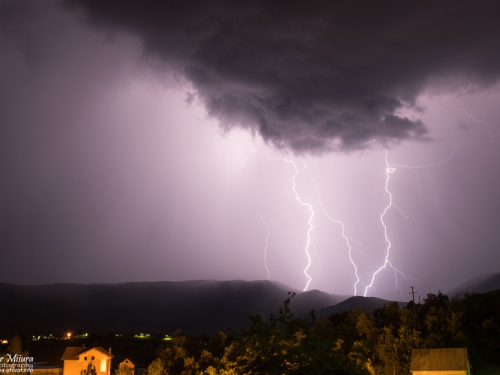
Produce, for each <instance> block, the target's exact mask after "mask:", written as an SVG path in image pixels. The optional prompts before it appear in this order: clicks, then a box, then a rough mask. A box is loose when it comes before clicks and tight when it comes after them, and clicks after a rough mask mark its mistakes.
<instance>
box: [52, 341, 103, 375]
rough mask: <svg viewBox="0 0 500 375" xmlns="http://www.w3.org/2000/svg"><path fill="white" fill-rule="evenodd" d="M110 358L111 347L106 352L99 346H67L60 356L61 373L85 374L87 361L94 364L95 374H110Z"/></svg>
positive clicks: (65, 374) (70, 374)
mask: <svg viewBox="0 0 500 375" xmlns="http://www.w3.org/2000/svg"><path fill="white" fill-rule="evenodd" d="M112 358H113V356H112V355H111V348H109V352H108V351H106V350H104V349H103V348H100V347H95V348H86V347H85V346H83V347H75V346H70V347H67V348H66V350H65V351H64V354H63V356H62V358H61V359H62V361H63V374H62V375H81V374H85V373H86V372H87V368H88V366H89V363H92V365H93V366H95V369H96V373H97V375H110V373H111V359H112Z"/></svg>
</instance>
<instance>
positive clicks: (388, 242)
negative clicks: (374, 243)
mask: <svg viewBox="0 0 500 375" xmlns="http://www.w3.org/2000/svg"><path fill="white" fill-rule="evenodd" d="M395 171H396V168H394V166H391V165H390V164H389V162H388V161H387V150H386V151H385V175H386V179H385V192H386V193H387V195H389V203H388V204H387V206H386V207H385V209H384V211H382V213H381V214H380V222H381V223H382V226H383V227H384V238H385V258H384V263H383V265H382V266H381V267H380V268H379V269H378V270H376V271H375V272H374V273H373V275H372V280H371V282H370V284H369V285H367V286H366V288H365V293H364V294H363V295H364V296H365V297H366V295H367V293H368V291H369V290H370V289H371V288H372V287H373V283H374V282H375V277H376V276H377V275H378V274H379V273H380V272H381V271H382V270H383V269H384V268H386V267H387V266H389V267H391V268H392V269H393V270H394V275H395V276H396V290H397V289H398V273H399V274H401V275H402V276H403V277H404V278H408V276H406V275H405V274H403V273H402V272H401V271H399V270H398V269H397V268H396V267H394V266H393V265H392V263H391V261H390V260H389V255H390V252H391V240H390V239H389V235H388V233H387V225H386V224H385V221H384V217H385V214H386V213H387V211H388V210H389V209H390V208H391V207H394V208H396V209H397V210H398V211H399V212H400V213H401V214H402V215H403V216H405V217H407V216H406V215H404V214H403V212H402V211H401V210H400V209H399V208H397V207H396V205H395V204H394V203H393V199H392V193H391V191H390V190H389V179H390V175H391V174H392V173H394V172H395Z"/></svg>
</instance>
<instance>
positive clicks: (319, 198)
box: [308, 172, 360, 295]
mask: <svg viewBox="0 0 500 375" xmlns="http://www.w3.org/2000/svg"><path fill="white" fill-rule="evenodd" d="M308 175H309V177H310V179H311V181H312V183H313V184H314V186H315V187H316V191H317V193H318V195H317V197H318V203H319V205H320V207H321V209H322V210H323V212H324V214H325V216H326V217H327V218H328V220H330V221H332V222H334V223H337V224H339V225H340V227H341V228H342V237H344V240H345V242H346V245H347V248H348V249H349V251H348V254H349V260H350V261H351V264H352V266H353V267H354V274H355V275H356V282H355V283H354V295H357V292H358V290H357V285H358V284H359V282H360V279H359V276H358V267H357V266H356V263H354V260H353V259H352V247H351V244H350V242H349V237H347V236H346V234H345V226H344V223H343V222H342V221H340V220H336V219H333V218H332V217H330V215H328V212H327V211H326V208H325V206H323V203H322V202H321V193H320V191H319V187H318V184H317V183H316V181H314V180H313V178H312V176H311V174H310V173H309V172H308Z"/></svg>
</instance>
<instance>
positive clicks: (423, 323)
mask: <svg viewBox="0 0 500 375" xmlns="http://www.w3.org/2000/svg"><path fill="white" fill-rule="evenodd" d="M293 296H294V294H291V295H290V296H289V298H288V299H287V300H285V301H284V305H283V306H282V307H281V308H280V309H279V312H278V314H277V315H276V316H273V315H271V316H270V317H269V318H268V319H264V317H262V316H260V315H256V316H251V317H250V319H251V322H252V324H251V326H250V328H249V329H247V330H245V331H243V332H230V333H228V334H226V333H222V332H220V333H218V334H217V335H216V336H214V337H210V336H201V337H198V338H193V337H190V336H186V335H183V334H182V333H181V332H180V331H178V332H176V333H175V335H174V337H173V339H172V340H171V341H170V342H169V344H168V345H167V346H166V347H162V348H161V349H158V350H157V352H156V358H155V359H154V360H153V362H151V363H150V365H149V366H148V368H147V369H146V374H145V375H170V374H180V375H205V374H207V375H232V374H346V375H347V374H349V375H355V374H372V375H373V374H391V375H393V374H397V375H399V374H404V375H407V374H409V369H410V361H411V351H412V349H414V348H445V347H446V348H453V347H467V348H468V352H469V357H470V360H471V364H472V372H473V374H481V373H485V372H486V371H487V369H488V368H496V369H497V370H498V368H499V367H500V355H499V354H498V353H500V324H499V323H500V290H498V291H494V292H490V293H485V294H470V295H469V294H467V295H465V296H462V297H460V298H454V299H451V300H450V299H449V297H448V296H447V295H445V294H442V293H441V292H439V293H438V294H428V295H427V298H425V299H424V303H422V304H413V302H410V303H408V305H407V306H406V307H405V308H403V309H400V308H399V306H398V304H397V303H396V302H391V303H389V304H387V305H385V306H384V307H383V308H381V309H378V310H376V311H375V312H374V313H373V314H371V313H369V312H367V311H365V310H364V309H363V308H362V307H359V308H357V309H355V310H351V311H349V312H346V313H342V314H334V315H332V316H331V317H329V318H328V319H323V318H321V319H316V316H315V314H314V311H312V312H311V316H310V318H309V319H303V318H298V317H295V316H294V315H293V314H292V312H291V310H290V304H291V303H293ZM496 366H498V367H496Z"/></svg>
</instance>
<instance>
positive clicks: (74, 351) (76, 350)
mask: <svg viewBox="0 0 500 375" xmlns="http://www.w3.org/2000/svg"><path fill="white" fill-rule="evenodd" d="M90 350H97V351H98V352H100V353H102V354H104V355H105V356H107V357H109V358H113V355H111V354H110V353H109V352H107V351H106V350H104V349H103V348H101V347H99V346H96V347H94V348H87V347H85V346H68V347H67V348H66V350H64V353H63V356H62V358H61V359H62V360H63V361H76V360H78V357H80V356H81V355H82V354H84V353H86V352H88V351H90Z"/></svg>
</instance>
